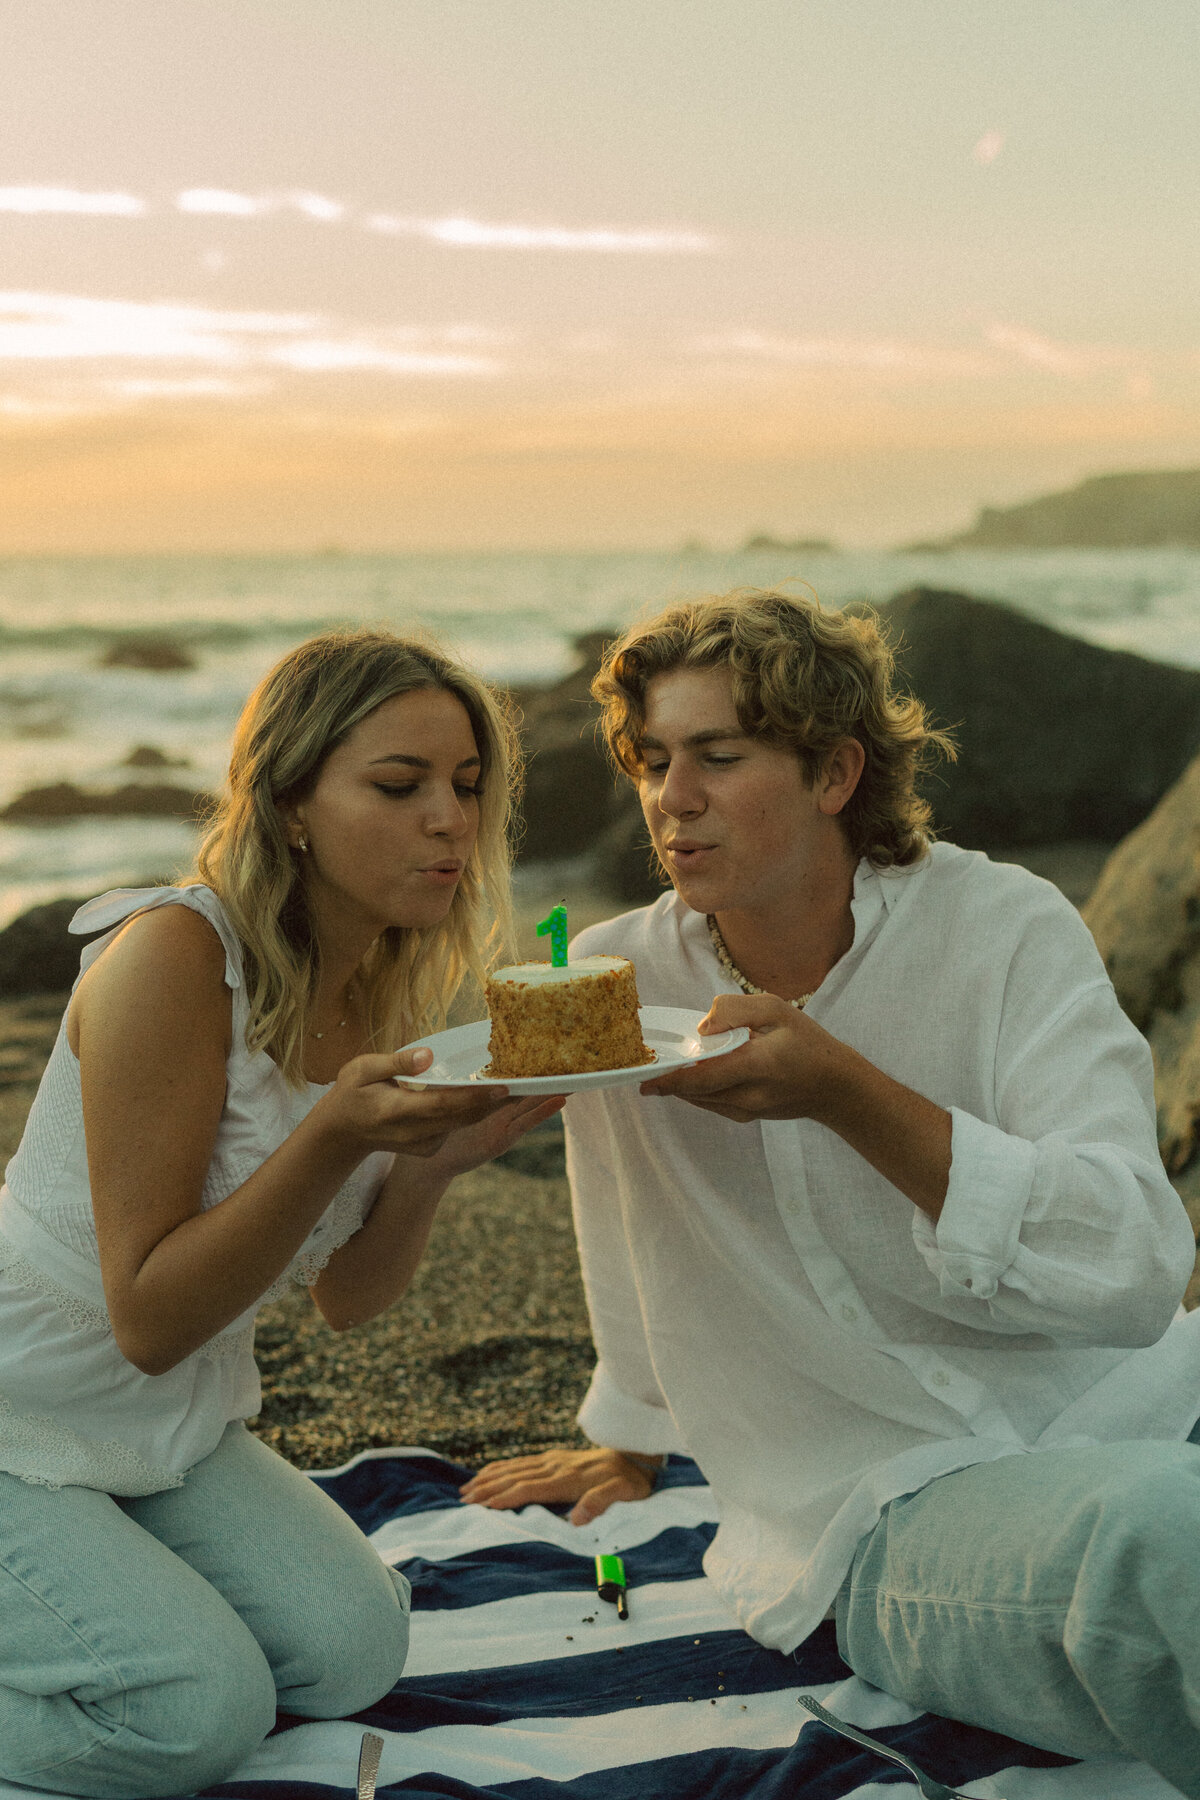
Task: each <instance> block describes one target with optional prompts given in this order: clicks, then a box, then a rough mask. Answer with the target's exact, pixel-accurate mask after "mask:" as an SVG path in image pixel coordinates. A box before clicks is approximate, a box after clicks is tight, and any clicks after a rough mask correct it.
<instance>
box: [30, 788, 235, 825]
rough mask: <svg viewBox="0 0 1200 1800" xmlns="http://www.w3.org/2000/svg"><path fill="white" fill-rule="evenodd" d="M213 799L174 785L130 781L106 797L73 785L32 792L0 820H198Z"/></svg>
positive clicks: (38, 789)
mask: <svg viewBox="0 0 1200 1800" xmlns="http://www.w3.org/2000/svg"><path fill="white" fill-rule="evenodd" d="M211 805H212V796H211V795H210V794H204V793H199V792H196V791H194V790H192V789H189V788H181V787H175V786H174V785H173V784H172V783H170V782H148V781H129V782H126V783H125V785H124V787H119V788H114V789H111V790H109V791H108V792H106V793H97V792H94V791H88V790H86V789H84V788H78V787H76V786H75V784H74V782H72V781H56V782H54V783H53V784H52V785H51V786H49V787H41V788H29V789H27V790H26V792H25V793H23V794H18V795H17V798H16V799H15V800H12V801H10V802H9V804H8V805H7V806H6V807H3V808H0V819H8V820H12V821H13V822H20V823H24V822H27V821H28V822H34V821H37V822H42V821H46V820H53V819H82V818H151V819H190V820H192V821H193V822H194V821H196V820H198V819H199V818H200V817H201V816H202V814H203V813H204V812H205V811H206V810H207V809H208V808H209V807H210V806H211Z"/></svg>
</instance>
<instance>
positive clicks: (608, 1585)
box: [596, 1556, 629, 1619]
mask: <svg viewBox="0 0 1200 1800" xmlns="http://www.w3.org/2000/svg"><path fill="white" fill-rule="evenodd" d="M596 1592H597V1593H598V1594H599V1596H600V1598H601V1599H602V1600H608V1601H610V1602H611V1601H614V1600H615V1601H616V1603H617V1617H618V1619H627V1618H628V1617H629V1608H628V1606H627V1605H626V1604H625V1564H624V1563H623V1562H622V1561H621V1558H620V1557H619V1556H598V1557H597V1558H596Z"/></svg>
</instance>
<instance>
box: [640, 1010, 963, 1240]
mask: <svg viewBox="0 0 1200 1800" xmlns="http://www.w3.org/2000/svg"><path fill="white" fill-rule="evenodd" d="M738 1025H748V1026H749V1027H750V1042H749V1043H748V1044H743V1045H742V1047H741V1049H740V1050H731V1051H730V1052H729V1054H728V1056H716V1057H714V1058H713V1059H712V1061H711V1062H702V1063H695V1064H693V1066H692V1067H691V1068H690V1069H675V1070H673V1071H672V1073H671V1074H669V1075H662V1076H660V1077H659V1079H658V1080H657V1081H644V1082H643V1083H642V1090H641V1091H642V1093H643V1094H674V1095H677V1096H678V1098H679V1099H680V1100H688V1101H690V1102H691V1104H692V1105H693V1106H702V1107H704V1109H705V1110H706V1111H707V1112H715V1113H720V1114H721V1116H722V1118H725V1119H733V1120H734V1121H735V1123H737V1124H739V1125H747V1124H751V1123H753V1121H754V1120H756V1119H815V1120H816V1121H817V1123H818V1124H820V1125H826V1126H828V1127H829V1129H830V1131H836V1132H837V1134H838V1136H839V1137H840V1138H841V1139H842V1140H843V1142H844V1143H847V1144H849V1145H850V1148H851V1149H852V1150H857V1151H858V1154H859V1155H860V1156H861V1157H863V1158H864V1159H865V1160H866V1161H867V1162H869V1163H870V1164H871V1167H872V1168H874V1169H878V1171H879V1173H880V1174H881V1175H882V1176H884V1177H885V1178H886V1179H887V1180H888V1181H890V1182H891V1183H892V1185H893V1187H897V1188H899V1190H900V1192H901V1193H902V1194H905V1195H906V1196H907V1197H908V1199H910V1200H911V1201H912V1202H913V1204H914V1205H915V1206H919V1207H920V1208H921V1211H922V1212H924V1213H926V1214H928V1216H929V1217H930V1218H931V1219H935V1220H936V1219H937V1218H939V1217H940V1215H941V1210H942V1202H943V1201H944V1200H945V1198H946V1191H947V1187H948V1185H949V1181H950V1159H951V1148H952V1131H951V1118H950V1114H949V1113H948V1112H947V1111H946V1110H945V1108H944V1107H941V1106H938V1105H936V1104H935V1103H934V1102H933V1101H932V1100H927V1099H926V1098H925V1096H924V1095H923V1094H918V1093H916V1092H915V1091H914V1089H912V1088H906V1087H904V1086H902V1085H901V1083H900V1082H898V1081H893V1079H892V1077H891V1076H890V1075H885V1074H884V1072H883V1070H882V1069H878V1068H876V1067H875V1064H874V1063H870V1062H868V1061H867V1059H866V1057H864V1056H860V1055H859V1054H858V1052H857V1050H852V1049H851V1048H850V1046H849V1045H848V1044H843V1043H842V1042H841V1041H840V1039H838V1038H835V1037H833V1036H831V1035H830V1033H829V1032H828V1031H826V1030H824V1029H823V1027H822V1026H820V1025H818V1024H817V1023H816V1021H815V1020H814V1019H810V1018H809V1017H808V1015H807V1013H802V1012H797V1010H796V1008H795V1007H794V1006H789V1005H788V1003H787V1001H786V1000H780V999H778V998H777V997H776V996H775V995H774V994H747V995H745V996H744V997H743V996H742V995H739V994H720V995H718V997H717V998H716V999H715V1000H714V1001H713V1003H712V1006H711V1007H710V1008H709V1010H708V1013H707V1014H706V1016H705V1017H704V1018H703V1019H702V1020H701V1021H700V1030H701V1032H702V1033H703V1034H704V1035H705V1036H707V1035H709V1034H710V1033H712V1032H714V1031H731V1030H732V1029H733V1028H734V1027H735V1026H738Z"/></svg>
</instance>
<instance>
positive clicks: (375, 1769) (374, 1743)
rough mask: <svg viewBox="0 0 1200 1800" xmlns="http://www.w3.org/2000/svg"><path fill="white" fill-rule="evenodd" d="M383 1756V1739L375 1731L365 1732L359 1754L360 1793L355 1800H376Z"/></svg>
mask: <svg viewBox="0 0 1200 1800" xmlns="http://www.w3.org/2000/svg"><path fill="white" fill-rule="evenodd" d="M382 1755H383V1739H382V1738H381V1737H379V1736H378V1734H377V1733H376V1732H374V1731H364V1732H363V1739H362V1744H361V1746H360V1747H359V1752H358V1791H357V1794H356V1796H355V1800H375V1777H376V1776H377V1775H378V1773H379V1759H380V1757H381V1756H382Z"/></svg>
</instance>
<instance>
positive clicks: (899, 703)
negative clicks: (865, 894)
mask: <svg viewBox="0 0 1200 1800" xmlns="http://www.w3.org/2000/svg"><path fill="white" fill-rule="evenodd" d="M712 668H727V669H728V670H729V672H730V674H731V676H732V678H733V699H734V705H735V707H736V709H737V718H738V723H739V725H740V726H741V728H742V730H743V731H744V732H745V733H746V734H747V736H749V737H757V738H763V739H766V740H767V741H768V742H770V743H772V744H778V745H781V746H783V747H784V748H786V749H789V750H793V751H794V752H795V754H796V755H797V756H798V757H799V759H800V762H801V764H802V766H803V768H804V771H805V774H806V776H807V778H808V780H809V781H810V782H812V781H813V780H815V778H816V776H817V774H818V773H819V771H820V769H821V767H822V766H823V764H824V762H825V760H826V758H827V757H828V756H829V754H830V752H831V751H832V750H833V749H834V747H835V746H836V745H837V744H838V743H839V742H840V741H841V740H843V739H845V738H856V739H857V740H858V742H859V743H860V744H861V745H862V747H863V750H864V751H865V753H866V762H865V763H864V765H863V772H862V775H861V777H860V779H859V783H858V786H857V787H856V788H855V790H854V793H853V795H852V796H851V798H850V800H849V801H848V803H847V805H846V807H845V809H844V810H843V811H842V812H841V813H840V814H839V815H838V816H839V820H840V822H841V824H842V827H843V829H844V831H845V832H846V835H847V838H848V840H849V843H850V847H851V849H852V850H853V851H854V853H855V855H856V856H865V857H867V858H868V859H869V860H870V861H871V862H872V863H873V864H874V865H875V866H876V867H877V868H890V867H904V866H905V865H907V864H909V863H913V862H916V861H918V859H919V858H920V857H922V856H923V855H924V854H925V852H926V850H927V849H928V846H929V844H930V842H931V840H932V838H933V837H934V835H935V834H934V831H933V827H932V822H931V809H930V807H929V804H928V802H927V801H925V800H922V799H921V798H920V796H919V795H918V794H917V793H916V790H915V781H916V777H917V775H918V773H919V772H920V771H921V770H922V769H923V768H924V767H925V765H926V763H927V762H928V761H929V760H930V758H931V757H932V756H933V755H934V754H941V755H943V756H946V757H949V758H951V759H953V757H954V755H955V750H954V743H953V740H952V739H951V738H950V737H949V736H948V735H947V733H946V732H944V731H939V730H935V729H934V728H933V727H932V726H931V725H930V723H929V721H928V719H927V716H926V713H925V708H924V707H923V706H922V705H921V702H920V701H919V700H916V699H914V698H913V697H912V696H911V695H902V694H897V693H896V692H895V691H894V685H893V684H894V680H895V656H894V652H893V649H892V646H891V645H890V644H889V642H888V640H887V638H886V636H885V634H884V631H883V628H882V626H881V624H880V622H879V620H878V619H877V618H876V617H875V615H874V614H872V613H870V612H869V611H868V610H866V609H862V610H856V611H855V612H852V613H851V612H840V613H835V612H825V611H823V610H822V608H821V607H820V606H819V605H818V604H817V603H816V601H815V600H808V599H804V598H801V597H797V596H793V595H791V594H785V593H780V592H778V591H777V590H771V589H759V588H741V589H735V590H734V591H733V592H732V593H729V594H717V595H712V596H710V597H709V598H706V599H701V600H691V601H684V602H681V603H679V604H677V605H675V606H670V607H668V608H667V610H666V611H665V612H661V613H658V614H657V615H656V616H655V617H654V618H652V619H648V620H647V621H645V622H644V623H642V624H637V625H633V626H631V627H630V629H629V630H628V631H626V632H625V633H624V634H623V635H622V636H621V637H620V638H618V639H617V640H616V642H615V643H612V644H610V645H609V646H608V648H607V650H606V652H605V655H604V660H603V662H602V664H601V667H600V672H599V674H598V675H597V676H596V678H595V680H594V682H593V683H592V693H593V694H594V695H595V697H596V699H597V700H599V702H600V704H601V706H602V708H603V712H602V715H601V721H600V722H601V727H602V729H603V732H604V736H605V739H606V741H607V743H608V748H609V751H610V753H611V755H612V757H613V759H614V761H615V762H616V764H617V766H618V767H619V768H620V769H622V770H624V772H625V774H626V775H628V776H629V777H630V778H631V779H632V780H634V781H636V780H637V779H638V775H639V772H640V769H641V760H642V759H641V738H642V733H643V730H644V729H645V722H646V688H647V685H648V683H649V682H651V681H653V679H654V678H655V676H656V675H665V674H667V673H669V672H670V671H671V670H673V669H712Z"/></svg>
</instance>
